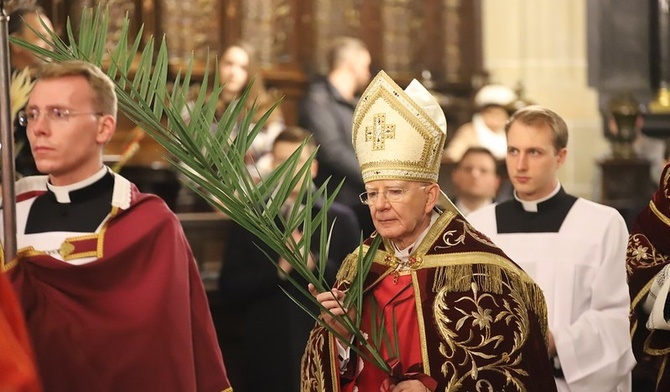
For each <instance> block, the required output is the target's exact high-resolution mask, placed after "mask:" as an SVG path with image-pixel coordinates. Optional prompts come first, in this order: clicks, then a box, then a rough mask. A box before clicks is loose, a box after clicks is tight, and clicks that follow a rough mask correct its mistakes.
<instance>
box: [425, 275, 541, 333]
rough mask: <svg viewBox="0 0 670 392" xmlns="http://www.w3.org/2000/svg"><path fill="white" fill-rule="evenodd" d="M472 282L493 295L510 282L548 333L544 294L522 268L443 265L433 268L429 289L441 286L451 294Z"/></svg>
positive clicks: (469, 288) (435, 289)
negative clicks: (431, 285)
mask: <svg viewBox="0 0 670 392" xmlns="http://www.w3.org/2000/svg"><path fill="white" fill-rule="evenodd" d="M473 282H475V283H477V286H478V287H480V288H481V290H482V291H484V292H488V293H493V294H502V292H503V287H504V286H505V284H507V285H509V287H510V289H511V290H514V291H515V292H517V293H519V295H520V297H521V298H522V299H523V301H524V302H525V304H526V305H527V306H528V308H529V309H530V310H531V311H532V312H533V313H535V314H536V315H537V317H538V319H539V320H540V325H541V327H542V333H543V335H544V336H545V337H546V336H547V331H548V326H547V304H546V302H545V299H544V293H543V292H542V289H540V287H539V286H538V285H537V284H536V283H535V282H533V280H532V279H531V278H530V277H529V276H528V275H527V274H526V273H525V272H523V271H521V270H519V271H514V270H509V269H508V268H506V267H505V266H501V265H496V264H483V263H477V264H470V265H468V264H456V265H446V266H443V267H438V268H437V269H436V271H435V280H434V281H433V287H432V290H433V292H434V293H437V292H438V291H439V290H441V289H443V288H446V290H447V292H450V293H457V292H464V291H470V290H471V287H472V283H473Z"/></svg>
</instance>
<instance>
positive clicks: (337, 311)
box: [308, 283, 354, 342]
mask: <svg viewBox="0 0 670 392" xmlns="http://www.w3.org/2000/svg"><path fill="white" fill-rule="evenodd" d="M308 289H309V292H310V293H311V294H312V296H313V297H314V298H316V300H317V301H319V303H321V305H322V306H323V307H324V308H325V309H327V310H328V311H329V312H330V313H328V312H326V311H321V318H322V319H323V321H325V322H326V324H328V325H329V326H330V327H331V328H333V329H334V330H335V331H337V333H339V334H340V335H341V336H342V337H344V339H346V341H347V342H348V341H350V340H351V333H350V332H349V331H348V330H347V329H346V328H345V327H344V326H343V325H342V324H341V323H340V322H339V321H338V320H337V319H336V318H334V317H333V316H342V315H344V314H345V313H347V312H348V314H349V317H351V318H352V320H353V318H354V312H353V310H352V309H345V308H344V307H343V305H344V299H345V298H346V296H347V294H346V293H345V292H344V291H342V290H338V289H332V290H331V291H326V292H323V293H319V292H318V291H316V288H315V287H314V285H313V284H311V283H310V284H309V285H308ZM331 314H332V315H331Z"/></svg>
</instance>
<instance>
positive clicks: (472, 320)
mask: <svg viewBox="0 0 670 392" xmlns="http://www.w3.org/2000/svg"><path fill="white" fill-rule="evenodd" d="M466 279H467V278H466ZM500 284H501V285H502V286H505V287H507V288H508V289H509V293H510V298H511V300H512V301H507V300H502V302H501V301H500V299H498V300H496V298H495V297H494V296H492V295H491V294H490V293H488V292H486V291H482V290H481V287H480V286H479V284H478V283H476V282H474V281H472V282H471V283H470V290H469V291H470V292H471V294H470V296H467V295H466V293H459V298H458V299H457V300H455V301H453V300H451V299H448V298H447V297H448V294H449V289H448V287H446V286H445V287H444V288H443V289H442V290H440V291H439V292H438V293H437V295H436V298H435V305H434V307H433V316H434V317H435V320H436V325H437V329H438V332H439V333H440V335H441V336H442V338H443V341H442V342H440V346H439V351H440V353H441V354H442V356H443V357H444V362H443V364H442V366H441V367H440V372H441V373H442V374H443V375H444V376H445V378H446V379H448V380H449V382H448V385H447V386H446V388H445V390H448V391H457V390H459V389H460V388H462V387H463V383H464V381H465V380H466V379H467V378H468V377H469V378H472V379H476V380H479V381H477V387H478V388H477V390H492V389H490V387H491V385H490V384H489V385H488V386H487V385H485V384H487V382H486V381H484V380H485V379H486V378H487V377H486V375H485V373H487V372H494V373H499V374H502V375H504V376H505V378H506V380H507V385H509V386H511V387H514V388H515V390H517V391H520V392H525V391H526V388H525V386H524V382H523V381H522V380H521V379H520V378H521V377H528V373H527V372H526V371H525V370H523V369H521V368H519V367H518V365H519V364H520V363H521V361H522V353H521V349H522V347H523V345H524V343H525V342H526V340H527V339H528V336H529V334H530V322H529V315H528V310H527V308H526V306H525V305H524V300H523V298H522V295H520V294H519V293H518V292H517V290H515V289H514V288H512V287H510V285H509V284H508V283H507V282H504V281H501V282H500ZM473 307H474V309H475V310H474V311H473V310H471V309H473ZM455 313H458V314H460V315H461V316H460V317H459V318H458V319H457V320H456V319H454V320H452V319H449V318H448V317H447V316H446V315H447V314H451V315H453V314H455ZM471 328H475V329H478V330H479V331H481V332H482V333H481V334H477V335H478V337H477V338H474V337H473V335H472V333H467V332H464V331H463V330H466V331H467V330H469V329H471ZM510 329H511V330H513V336H514V338H513V339H512V341H511V342H510V341H506V340H505V334H509V330H510ZM455 362H458V363H459V366H455V365H454V363H455ZM464 364H469V365H470V366H463V365H464ZM464 368H469V369H470V370H468V371H466V372H465V373H463V374H460V373H459V372H458V371H459V369H464ZM481 373H484V374H481ZM480 388H483V389H480Z"/></svg>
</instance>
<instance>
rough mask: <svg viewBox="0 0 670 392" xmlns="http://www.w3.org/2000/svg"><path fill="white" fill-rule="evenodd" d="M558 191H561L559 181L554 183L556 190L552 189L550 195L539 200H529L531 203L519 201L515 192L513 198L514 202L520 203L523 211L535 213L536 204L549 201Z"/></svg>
mask: <svg viewBox="0 0 670 392" xmlns="http://www.w3.org/2000/svg"><path fill="white" fill-rule="evenodd" d="M560 190H561V183H560V182H559V181H557V182H556V188H554V190H553V191H552V192H551V193H550V194H548V195H547V196H545V197H543V198H541V199H537V200H531V201H528V200H521V199H519V196H518V195H517V194H516V190H515V191H514V198H515V199H516V201H518V202H519V203H521V206H523V209H524V210H525V211H527V212H537V206H538V204H540V203H542V202H543V201H547V200H549V199H551V198H552V197H554V196H556V194H557V193H558V191H560Z"/></svg>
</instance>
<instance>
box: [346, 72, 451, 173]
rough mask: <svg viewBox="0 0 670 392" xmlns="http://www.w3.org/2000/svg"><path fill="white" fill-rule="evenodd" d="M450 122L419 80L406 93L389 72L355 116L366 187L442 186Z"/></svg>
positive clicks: (363, 98)
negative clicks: (395, 183)
mask: <svg viewBox="0 0 670 392" xmlns="http://www.w3.org/2000/svg"><path fill="white" fill-rule="evenodd" d="M446 138H447V119H446V117H445V115H444V112H443V111H442V108H441V107H440V105H439V103H438V102H437V100H436V99H435V98H434V97H433V95H432V94H431V93H430V92H429V91H428V90H427V89H426V88H425V87H423V86H422V85H421V83H419V82H418V81H416V80H412V82H411V83H410V84H409V86H407V89H405V90H402V89H401V88H400V87H399V86H398V85H397V84H396V83H395V82H394V81H393V80H392V79H391V78H390V77H389V76H388V75H387V74H386V73H385V72H384V71H381V72H379V74H377V76H376V77H375V78H374V79H373V80H372V82H371V83H370V85H369V86H368V88H367V89H366V90H365V92H364V93H363V95H362V96H361V99H360V100H359V101H358V105H356V110H355V111H354V123H353V132H352V141H353V145H354V149H355V150H356V156H357V157H358V162H359V164H360V166H361V173H362V175H363V181H364V182H366V183H367V182H369V181H375V180H407V181H423V182H437V178H438V174H439V172H440V164H441V160H442V149H443V148H444V142H445V140H446Z"/></svg>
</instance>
